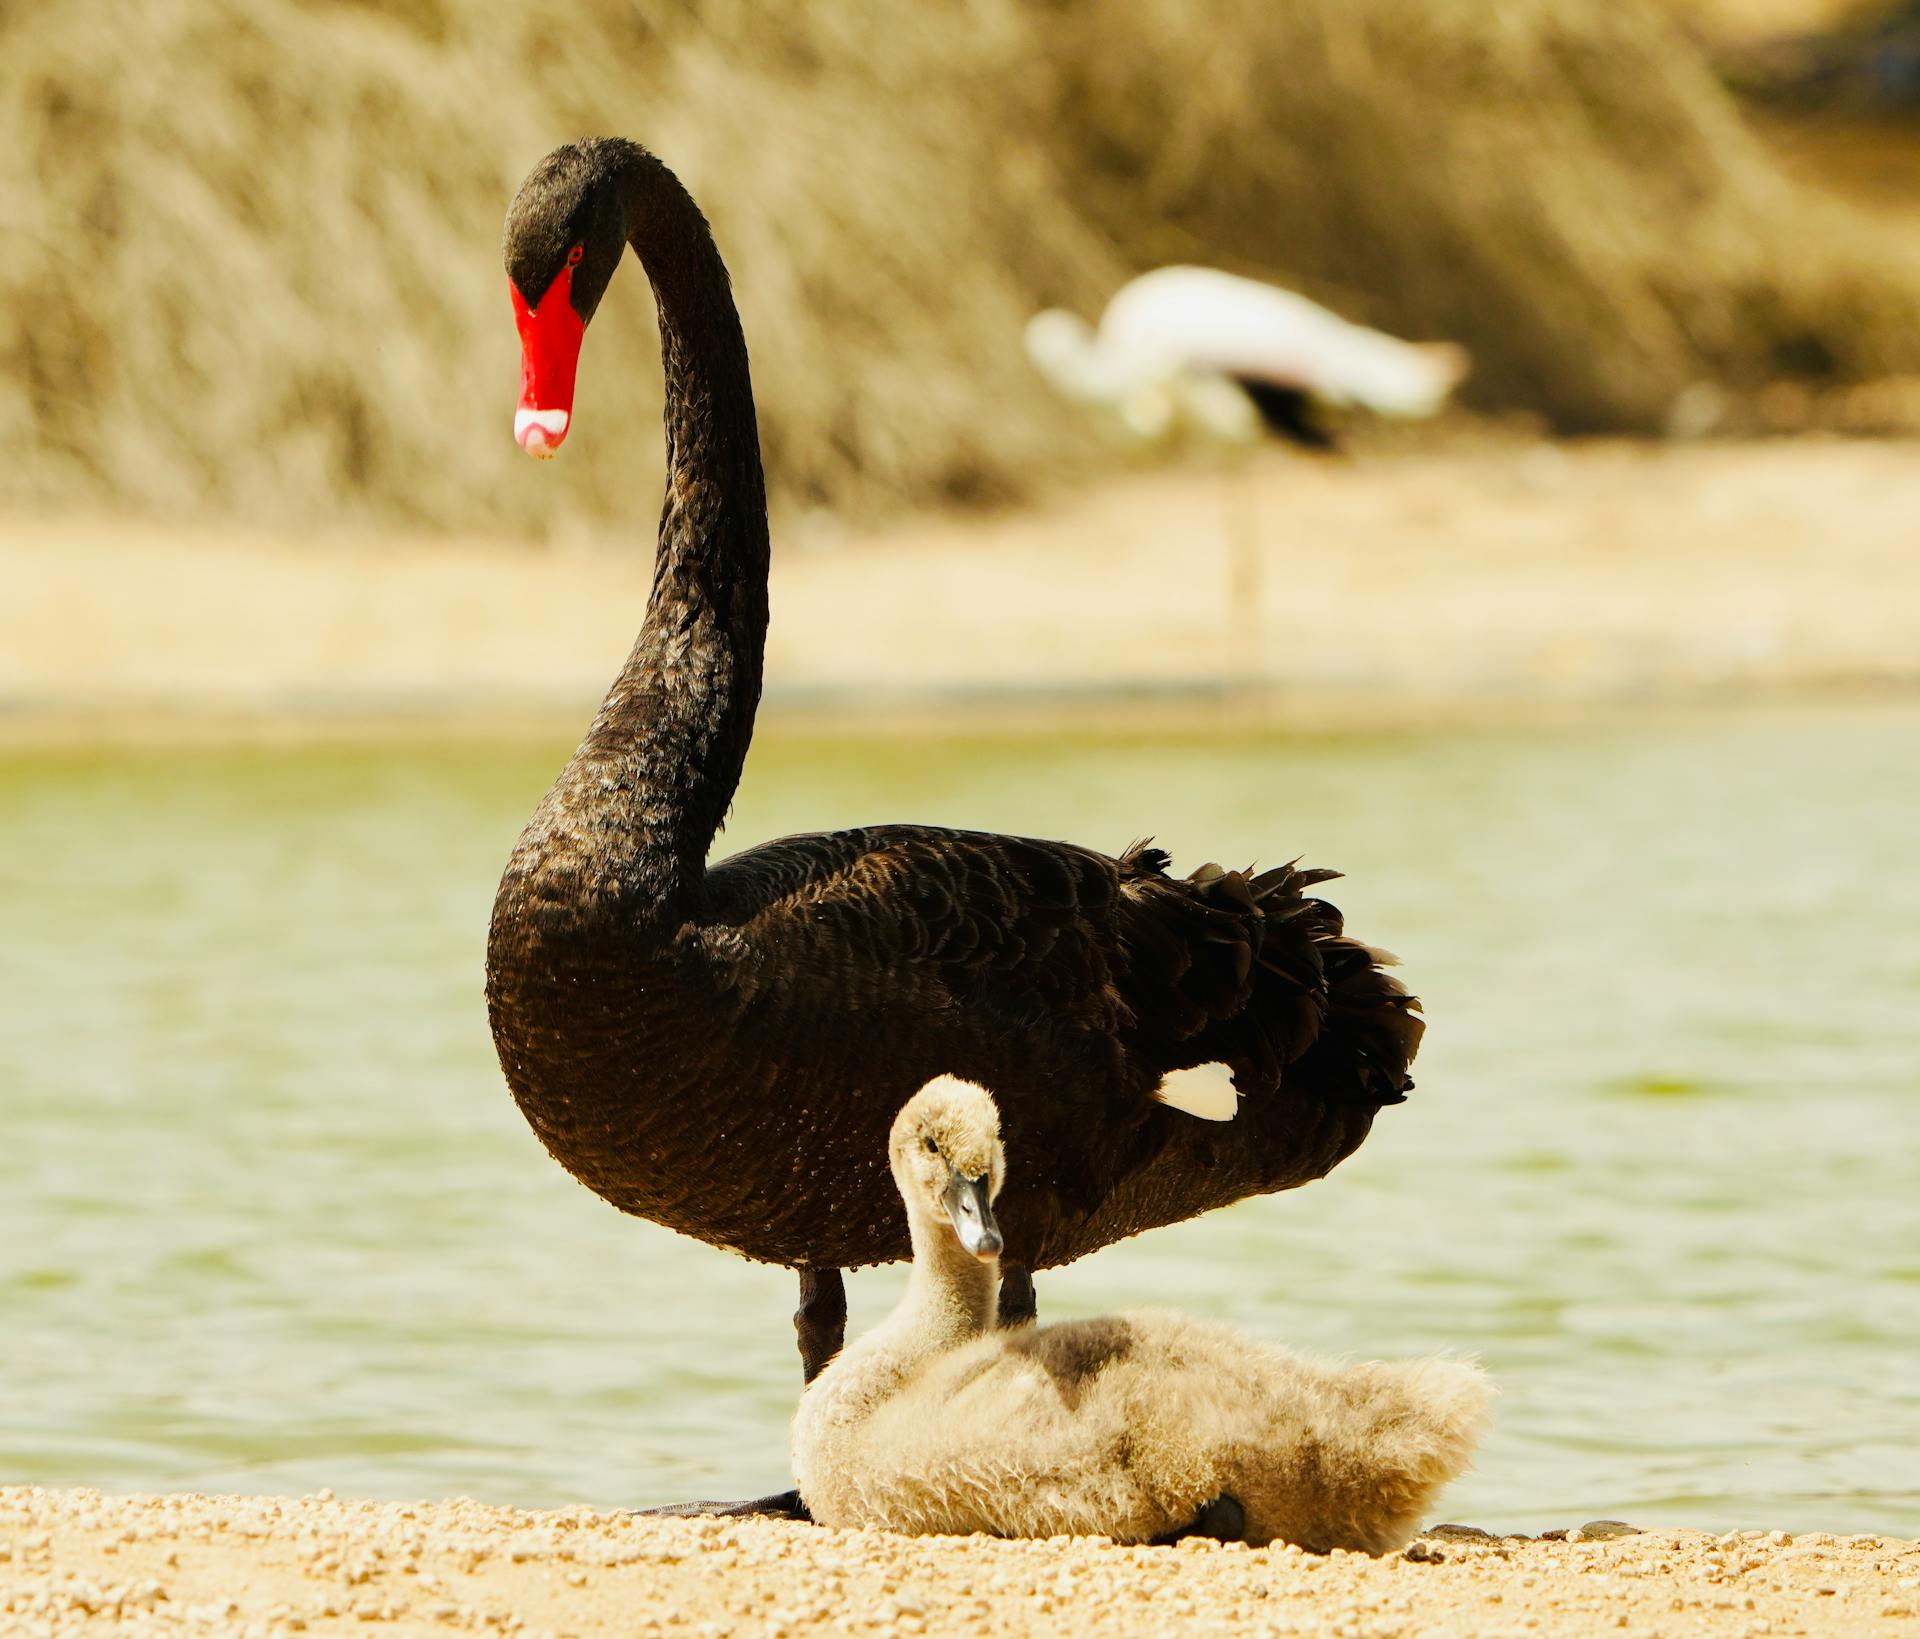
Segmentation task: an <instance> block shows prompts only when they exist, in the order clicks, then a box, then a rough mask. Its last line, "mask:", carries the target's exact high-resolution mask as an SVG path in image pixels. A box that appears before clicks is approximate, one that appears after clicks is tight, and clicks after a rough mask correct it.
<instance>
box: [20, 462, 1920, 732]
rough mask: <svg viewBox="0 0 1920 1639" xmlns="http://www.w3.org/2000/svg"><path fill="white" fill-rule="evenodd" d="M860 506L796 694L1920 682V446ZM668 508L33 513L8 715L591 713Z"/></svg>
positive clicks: (772, 677) (782, 701)
mask: <svg viewBox="0 0 1920 1639" xmlns="http://www.w3.org/2000/svg"><path fill="white" fill-rule="evenodd" d="M827 535H828V530H827V528H826V527H825V526H822V525H819V524H815V525H814V526H812V527H811V528H808V527H804V526H802V527H796V528H790V529H785V530H782V531H779V532H778V534H777V537H776V543H775V557H776V566H775V571H774V582H773V603H774V628H773V633H772V636H771V639H770V645H769V655H768V677H769V701H770V704H771V705H773V706H775V707H779V706H783V705H784V706H786V707H788V708H808V707H812V708H820V707H827V708H849V707H850V708H854V709H857V710H860V711H873V710H886V709H890V708H909V709H910V708H913V707H915V706H918V705H926V704H933V705H940V706H946V705H953V704H962V705H966V704H971V705H974V706H979V705H981V704H982V703H992V702H996V701H1005V700H1010V699H1023V698H1038V699H1042V700H1053V701H1056V702H1058V701H1074V700H1079V701H1086V700H1092V699H1101V698H1105V699H1108V700H1111V699H1114V698H1116V697H1121V696H1125V695H1129V694H1131V695H1134V696H1145V697H1148V698H1159V699H1161V700H1175V701H1177V700H1183V699H1184V700H1206V699H1209V698H1213V697H1216V696H1218V695H1219V694H1220V693H1221V692H1223V691H1228V692H1234V691H1237V693H1238V696H1239V698H1240V699H1241V700H1242V701H1245V700H1249V699H1252V700H1255V701H1258V702H1261V703H1262V705H1263V707H1264V708H1265V709H1268V710H1270V711H1272V712H1273V713H1274V714H1276V715H1278V716H1281V717H1291V718H1294V719H1298V720H1300V721H1333V722H1344V721H1353V720H1358V721H1395V720H1404V719H1407V718H1409V717H1414V718H1418V717H1426V716H1433V715H1458V714H1461V713H1472V712H1476V711H1478V712H1486V713H1492V714H1495V715H1498V714H1502V713H1506V712H1509V711H1514V710H1522V709H1527V708H1538V707H1541V706H1548V707H1551V706H1554V705H1556V704H1572V705H1575V706H1582V705H1588V704H1594V703H1601V704H1606V703H1621V702H1627V703H1632V702H1643V701H1648V700H1698V699H1715V700H1718V699H1725V698H1746V697H1754V696H1774V697H1777V696H1780V695H1782V694H1787V695H1794V694H1801V695H1804V694H1808V693H1820V692H1829V691H1834V690H1846V691H1853V692H1860V691H1870V692H1872V691H1892V690H1900V691H1905V690H1912V689H1915V688H1920V550H1916V548H1920V444H1914V443H1904V444H1903V443H1845V442H1830V441H1820V440H1800V441H1784V440H1783V441H1779V442H1772V443H1757V444H1746V445H1706V446H1692V447H1673V446H1669V447H1659V446H1645V445H1642V446H1629V445H1605V444H1603V445H1592V446H1574V447H1567V446H1553V445H1542V444H1514V445H1500V446H1497V447H1491V448H1489V447H1481V448H1473V449H1467V450H1460V451H1455V452H1452V453H1446V454H1376V455H1372V456H1368V457H1366V458H1364V459H1357V460H1354V461H1350V462H1315V461H1311V460H1306V459H1302V458H1298V457H1293V456H1290V455H1288V454H1286V453H1284V452H1278V451H1275V452H1270V453H1267V454H1263V455H1261V456H1260V457H1259V458H1257V459H1256V460H1255V461H1254V462H1253V463H1252V464H1251V465H1250V466H1248V467H1247V468H1246V469H1244V470H1243V471H1242V472H1240V473H1238V474H1229V473H1208V472H1197V473H1196V472H1192V471H1188V472H1181V473H1166V474H1151V475H1140V476H1134V477H1129V478H1123V479H1120V480H1118V481H1115V482H1113V483H1110V484H1108V485H1105V486H1102V487H1100V488H1098V489H1095V490H1092V491H1089V492H1087V493H1085V494H1082V495H1080V496H1077V497H1071V498H1067V499H1063V500H1062V501H1060V502H1058V503H1057V504H1054V505H1052V506H1048V507H1045V508H1042V509H1039V510H1036V511H1032V512H1027V513H1022V514H1017V515H1011V516H1005V517H1000V518H989V519H972V520H963V521H951V522H949V521H931V522H927V521H922V522H917V523H912V524H908V525H902V526H898V527H896V528H894V529H892V530H889V531H887V532H885V533H882V534H877V535H872V536H864V537H855V538H847V539H833V540H828V539H827ZM650 536H651V529H650V526H649V525H644V524H636V530H635V535H634V537H633V539H632V540H630V541H623V542H618V543H607V542H586V543H579V544H577V545H573V546H570V547H565V546H563V547H550V548H542V549H528V548H526V547H524V546H516V545H513V544H510V543H492V544H486V543H471V542H452V543H448V542H421V541H407V540H401V541H388V540H374V539H360V540H356V541H340V540H314V539H299V538H295V537H292V536H287V537H280V536H263V535H258V534H247V533H243V532H235V531H230V530H189V529H184V528H179V527H173V528H159V527H153V526H142V525H135V524H127V523H114V522H102V521H99V520H76V519H41V518H27V517H19V516H14V517H10V518H0V588H4V592H3V593H0V723H4V724H5V725H7V726H8V729H9V730H10V732H12V733H15V734H18V733H21V732H31V731H32V729H33V727H34V726H35V725H47V724H60V725H63V728H66V727H71V726H72V724H73V723H75V722H89V721H90V722H93V723H96V724H98V723H106V722H110V721H113V720H115V719H117V718H121V719H123V718H128V717H134V718H138V717H140V716H142V714H158V715H161V716H171V717H174V718H179V719H201V720H208V721H215V720H220V719H223V718H247V717H261V716H265V717H280V718H287V719H295V720H298V719H302V718H304V719H307V720H318V719H323V718H327V717H329V716H333V717H344V718H347V719H356V718H360V719H371V718H380V717H388V718H391V717H393V716H395V715H400V716H406V715H410V714H411V715H415V716H418V717H422V718H426V719H432V720H436V721H441V720H444V721H459V720H471V721H475V722H484V723H489V724H497V723H499V722H501V721H503V720H506V719H508V718H511V717H513V716H514V715H515V714H521V715H525V716H528V717H531V718H534V719H546V720H549V721H564V722H568V723H575V722H578V721H580V720H583V718H584V716H585V713H586V710H587V708H588V707H589V706H590V705H591V704H592V703H593V702H594V701H596V700H597V699H598V697H599V695H600V693H601V691H602V690H603V689H604V687H605V685H606V682H607V681H608V679H609V677H610V676H611V674H612V671H613V670H614V668H615V667H616V665H617V663H618V661H619V659H620V657H621V656H622V655H624V653H625V651H626V648H627V645H628V644H629V642H630V641H631V638H632V634H633V631H634V629H635V627H636V626H637V623H638V620H639V615H640V611H641V608H642V606H643V604H644V602H645V598H646V591H647V584H648V575H649V564H650V552H649V550H648V547H649V544H650ZM1236 542H1237V543H1239V545H1240V547H1241V549H1242V550H1241V553H1240V557H1239V561H1238V562H1237V563H1236V561H1235V543H1236Z"/></svg>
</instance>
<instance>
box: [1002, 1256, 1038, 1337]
mask: <svg viewBox="0 0 1920 1639" xmlns="http://www.w3.org/2000/svg"><path fill="white" fill-rule="evenodd" d="M1039 1312H1040V1303H1039V1300H1038V1299H1037V1298H1035V1297H1034V1295H1033V1276H1032V1275H1030V1274H1028V1273H1027V1271H1026V1270H1025V1269H1024V1268H1022V1267H1021V1266H1020V1265H1019V1264H1017V1263H1007V1262H1005V1261H1004V1260H1003V1261H1002V1262H1001V1265H1000V1324H1001V1325H1002V1326H1024V1325H1026V1324H1027V1323H1028V1322H1029V1321H1030V1320H1032V1319H1033V1318H1034V1317H1035V1316H1036V1315H1037V1314H1039Z"/></svg>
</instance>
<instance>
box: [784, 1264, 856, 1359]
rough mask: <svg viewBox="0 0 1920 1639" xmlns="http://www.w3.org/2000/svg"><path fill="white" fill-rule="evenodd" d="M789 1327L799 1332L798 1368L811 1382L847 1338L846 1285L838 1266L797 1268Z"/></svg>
mask: <svg viewBox="0 0 1920 1639" xmlns="http://www.w3.org/2000/svg"><path fill="white" fill-rule="evenodd" d="M793 1329H794V1330H795V1331H796V1332H797V1333H799V1334H800V1370H801V1371H802V1372H803V1373H804V1374H805V1381H807V1382H809V1383H811V1382H812V1381H813V1380H814V1379H815V1378H816V1377H818V1376H819V1375H820V1373H821V1371H822V1369H823V1368H824V1367H825V1366H826V1364H827V1362H828V1361H829V1360H831V1359H832V1358H833V1357H834V1356H835V1355H837V1354H838V1353H839V1352H840V1345H841V1344H843V1343H844V1342H846V1340H847V1287H846V1283H845V1282H844V1281H843V1280H841V1278H840V1271H839V1270H838V1269H802V1270H801V1271H800V1307H799V1308H798V1309H796V1310H794V1312H793Z"/></svg>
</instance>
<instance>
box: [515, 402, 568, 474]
mask: <svg viewBox="0 0 1920 1639" xmlns="http://www.w3.org/2000/svg"><path fill="white" fill-rule="evenodd" d="M571 419H572V417H571V416H569V415H568V413H567V412H566V411H565V410H529V409H526V408H524V407H523V408H521V409H518V410H515V411H514V412H513V439H514V442H515V443H516V444H518V445H519V446H520V447H521V449H523V450H525V451H526V452H527V454H529V455H531V456H534V457H536V458H538V459H539V460H542V461H551V460H552V459H553V455H554V452H555V451H556V450H558V449H559V448H560V440H561V439H563V438H565V437H566V436H567V423H568V421H570V420H571Z"/></svg>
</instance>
